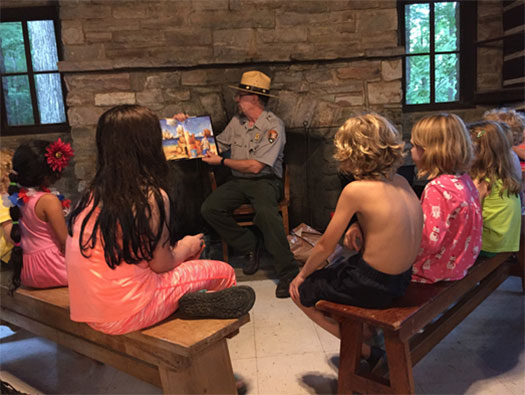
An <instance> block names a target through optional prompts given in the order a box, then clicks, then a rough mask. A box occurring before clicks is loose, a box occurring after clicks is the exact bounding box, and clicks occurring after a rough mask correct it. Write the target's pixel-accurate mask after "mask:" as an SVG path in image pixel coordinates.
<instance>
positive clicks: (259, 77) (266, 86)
mask: <svg viewBox="0 0 525 395" xmlns="http://www.w3.org/2000/svg"><path fill="white" fill-rule="evenodd" d="M271 82H272V80H271V79H270V77H268V76H267V75H266V74H264V73H261V72H260V71H257V70H254V71H247V72H246V73H243V75H242V78H241V82H240V84H239V85H237V86H235V85H229V87H230V88H233V89H237V90H239V91H243V92H247V93H252V94H255V95H261V96H269V97H277V96H274V95H270V83H271Z"/></svg>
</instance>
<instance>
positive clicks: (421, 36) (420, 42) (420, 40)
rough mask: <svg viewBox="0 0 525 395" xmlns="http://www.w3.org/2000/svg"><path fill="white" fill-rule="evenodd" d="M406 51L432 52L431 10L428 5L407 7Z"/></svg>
mask: <svg viewBox="0 0 525 395" xmlns="http://www.w3.org/2000/svg"><path fill="white" fill-rule="evenodd" d="M405 24H406V51H407V53H424V52H429V51H430V9H429V5H428V4H411V5H406V6H405Z"/></svg>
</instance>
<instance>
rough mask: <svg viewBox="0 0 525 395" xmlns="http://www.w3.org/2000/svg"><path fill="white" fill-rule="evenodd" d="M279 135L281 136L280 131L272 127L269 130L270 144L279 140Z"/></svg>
mask: <svg viewBox="0 0 525 395" xmlns="http://www.w3.org/2000/svg"><path fill="white" fill-rule="evenodd" d="M277 137H279V133H277V130H274V129H272V130H270V131H269V132H268V141H269V142H270V144H272V143H273V142H274V141H275V140H277Z"/></svg>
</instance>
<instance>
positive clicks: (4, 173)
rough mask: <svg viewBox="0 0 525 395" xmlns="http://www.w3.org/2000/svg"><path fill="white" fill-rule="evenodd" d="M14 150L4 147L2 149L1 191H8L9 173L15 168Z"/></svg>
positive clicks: (0, 152)
mask: <svg viewBox="0 0 525 395" xmlns="http://www.w3.org/2000/svg"><path fill="white" fill-rule="evenodd" d="M13 154H14V151H13V150H10V149H7V148H2V149H1V150H0V193H7V187H8V186H9V173H11V171H12V170H13Z"/></svg>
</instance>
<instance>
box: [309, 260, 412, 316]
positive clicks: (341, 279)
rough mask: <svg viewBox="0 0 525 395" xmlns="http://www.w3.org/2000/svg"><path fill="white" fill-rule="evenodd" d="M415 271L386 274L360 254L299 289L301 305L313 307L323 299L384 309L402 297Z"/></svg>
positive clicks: (314, 276) (325, 270) (321, 272)
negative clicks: (368, 262)
mask: <svg viewBox="0 0 525 395" xmlns="http://www.w3.org/2000/svg"><path fill="white" fill-rule="evenodd" d="M411 277H412V268H410V269H409V270H407V271H406V272H404V273H401V274H396V275H392V274H387V273H382V272H379V271H377V270H375V269H374V268H373V267H371V266H369V265H368V264H367V263H366V262H365V261H364V260H363V258H362V257H361V254H357V255H354V256H352V257H351V258H349V259H348V260H347V261H346V262H342V263H340V264H338V265H335V266H329V267H326V268H323V269H320V270H318V271H316V272H314V273H312V274H311V275H310V276H308V277H307V278H306V280H304V282H303V283H302V284H301V286H300V287H299V294H300V296H301V303H302V304H303V306H306V307H311V306H314V305H315V303H316V302H317V301H319V300H321V299H323V300H329V301H331V302H336V303H341V304H347V305H352V306H358V307H366V308H372V309H384V308H387V307H389V306H390V305H391V304H392V301H393V300H394V299H395V298H398V297H400V296H403V294H404V293H405V291H406V289H407V287H408V285H409V284H410V278H411Z"/></svg>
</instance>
